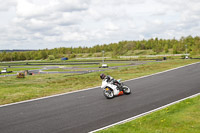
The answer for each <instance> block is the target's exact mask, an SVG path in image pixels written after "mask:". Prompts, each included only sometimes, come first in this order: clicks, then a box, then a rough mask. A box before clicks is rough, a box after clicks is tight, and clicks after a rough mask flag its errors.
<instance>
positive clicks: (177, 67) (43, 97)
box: [0, 62, 200, 108]
mask: <svg viewBox="0 0 200 133" xmlns="http://www.w3.org/2000/svg"><path fill="white" fill-rule="evenodd" d="M198 63H200V62H195V63H191V64H188V65H185V66H180V67H176V68H172V69H169V70H165V71H162V72H158V73H154V74H150V75H146V76H142V77H138V78H134V79H129V80H125V81H123V82H127V81H132V80H137V79H142V78H146V77H150V76H154V75H157V74H161V73H165V72H169V71H172V70H176V69H179V68H183V67H187V66H191V65H194V64H198ZM99 87H100V86H96V87H93V88H87V89H82V90H77V91H72V92H66V93H61V94H56V95H51V96H46V97H40V98H35V99H30V100H25V101H20V102H15V103H10V104H4V105H0V108H1V107H6V106H11V105H16V104H21V103H27V102H32V101H37V100H42V99H47V98H52V97H57V96H63V95H67V94H72V93H77V92H82V91H87V90H92V89H96V88H99Z"/></svg>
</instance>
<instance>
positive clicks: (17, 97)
mask: <svg viewBox="0 0 200 133" xmlns="http://www.w3.org/2000/svg"><path fill="white" fill-rule="evenodd" d="M194 62H199V60H168V61H162V62H150V63H147V64H143V65H138V66H129V67H122V68H118V69H113V70H107V71H104V73H105V74H108V75H111V76H112V77H114V78H115V79H123V80H127V79H132V78H136V77H141V76H144V75H149V74H153V73H156V72H160V71H164V70H168V69H171V68H175V67H178V66H183V65H186V64H190V63H194ZM100 73H101V72H94V73H88V74H84V75H74V76H69V75H66V74H40V75H34V76H27V77H26V78H24V79H17V78H16V77H15V76H14V77H1V80H0V104H7V103H13V102H19V101H23V100H29V99H33V98H39V97H44V96H49V95H53V94H59V93H65V92H70V91H75V90H80V89H85V88H90V87H95V86H99V85H100V84H101V80H100V78H99V75H100ZM91 83H92V84H91Z"/></svg>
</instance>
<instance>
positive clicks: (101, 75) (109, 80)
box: [100, 73, 121, 90]
mask: <svg viewBox="0 0 200 133" xmlns="http://www.w3.org/2000/svg"><path fill="white" fill-rule="evenodd" d="M100 78H101V79H102V80H106V82H110V83H111V84H114V85H116V86H117V88H119V89H120V90H121V83H119V82H118V81H117V80H115V79H114V78H113V77H111V76H109V75H107V76H106V75H105V74H104V73H102V74H100Z"/></svg>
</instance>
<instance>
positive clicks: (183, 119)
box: [98, 95, 200, 133]
mask: <svg viewBox="0 0 200 133" xmlns="http://www.w3.org/2000/svg"><path fill="white" fill-rule="evenodd" d="M199 109H200V95H199V96H197V97H195V98H191V99H187V100H184V101H182V102H180V103H177V104H175V105H171V106H169V107H166V108H164V109H162V110H159V111H156V112H154V113H151V114H149V115H146V116H143V117H140V118H138V119H136V120H133V121H130V122H127V123H124V124H121V125H117V126H114V127H111V128H109V129H106V130H102V131H99V132H98V133H199V132H200V111H199Z"/></svg>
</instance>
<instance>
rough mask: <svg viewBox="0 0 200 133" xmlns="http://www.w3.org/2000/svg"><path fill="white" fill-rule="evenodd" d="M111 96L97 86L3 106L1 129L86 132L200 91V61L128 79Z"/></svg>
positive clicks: (4, 132)
mask: <svg viewBox="0 0 200 133" xmlns="http://www.w3.org/2000/svg"><path fill="white" fill-rule="evenodd" d="M125 84H126V85H127V86H129V87H130V88H131V90H132V94H131V95H123V96H119V97H115V98H114V99H111V100H108V99H106V98H105V97H104V96H103V94H102V90H101V89H100V88H99V87H97V88H94V89H90V90H86V91H81V92H76V93H69V94H66V95H62V96H57V97H51V98H46V99H42V100H36V101H32V102H26V103H21V104H15V105H9V106H4V107H0V132H1V133H85V132H89V131H92V130H95V129H98V128H101V127H104V126H107V125H110V124H113V123H116V122H119V121H121V120H124V119H127V118H130V117H133V116H136V115H139V114H141V113H144V112H147V111H150V110H152V109H155V108H158V107H160V106H163V105H166V104H169V103H171V102H174V101H177V100H180V99H182V98H185V97H188V96H191V95H193V94H196V93H199V92H200V63H197V64H193V65H190V66H186V67H183V68H179V69H176V70H172V71H169V72H165V73H160V74H157V75H153V76H149V77H145V78H141V79H136V80H130V81H127V82H125Z"/></svg>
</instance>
